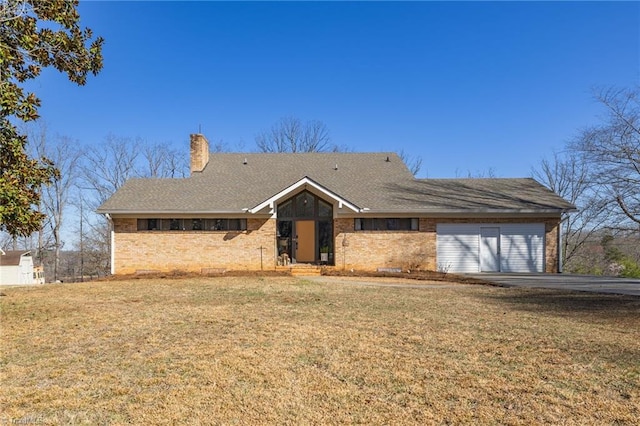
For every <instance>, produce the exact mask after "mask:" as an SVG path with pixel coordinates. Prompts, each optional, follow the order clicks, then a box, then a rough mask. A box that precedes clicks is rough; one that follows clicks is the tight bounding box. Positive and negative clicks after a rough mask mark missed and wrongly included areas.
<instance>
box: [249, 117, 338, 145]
mask: <svg viewBox="0 0 640 426" xmlns="http://www.w3.org/2000/svg"><path fill="white" fill-rule="evenodd" d="M256 146H257V147H258V149H259V150H260V151H262V152H325V151H337V150H338V147H337V146H336V145H333V144H331V137H330V136H329V130H328V129H327V126H326V125H325V124H324V123H323V122H322V121H318V120H311V121H307V122H306V123H303V122H302V121H301V120H300V119H299V118H296V117H283V118H281V119H280V120H279V121H278V122H277V123H276V124H274V125H273V126H272V127H271V129H269V130H267V131H263V132H260V133H258V134H257V135H256Z"/></svg>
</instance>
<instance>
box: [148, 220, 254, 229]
mask: <svg viewBox="0 0 640 426" xmlns="http://www.w3.org/2000/svg"><path fill="white" fill-rule="evenodd" d="M246 230H247V219H138V231H246Z"/></svg>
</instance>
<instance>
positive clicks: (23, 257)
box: [0, 250, 36, 285]
mask: <svg viewBox="0 0 640 426" xmlns="http://www.w3.org/2000/svg"><path fill="white" fill-rule="evenodd" d="M31 284H36V279H35V277H34V267H33V258H32V257H31V252H30V251H28V250H16V251H3V250H0V285H31Z"/></svg>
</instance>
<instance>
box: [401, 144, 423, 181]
mask: <svg viewBox="0 0 640 426" xmlns="http://www.w3.org/2000/svg"><path fill="white" fill-rule="evenodd" d="M397 154H398V157H400V159H401V160H402V162H403V163H404V164H406V165H407V168H408V169H409V171H410V172H411V173H412V174H413V175H414V176H415V175H417V174H418V172H419V171H420V169H421V168H422V157H419V156H418V157H414V156H413V155H411V154H408V153H406V152H405V150H404V149H401V150H400V151H398V152H397Z"/></svg>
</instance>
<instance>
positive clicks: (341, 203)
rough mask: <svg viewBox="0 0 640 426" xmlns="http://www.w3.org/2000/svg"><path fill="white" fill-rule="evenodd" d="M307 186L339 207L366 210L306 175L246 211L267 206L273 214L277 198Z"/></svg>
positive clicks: (253, 211) (255, 210)
mask: <svg viewBox="0 0 640 426" xmlns="http://www.w3.org/2000/svg"><path fill="white" fill-rule="evenodd" d="M309 187H310V188H313V189H314V190H315V191H316V192H318V193H319V194H322V195H324V196H325V197H326V199H329V200H333V201H334V202H335V203H336V204H337V205H338V208H339V209H341V208H344V207H346V208H348V209H350V210H352V211H354V212H356V213H360V212H362V211H365V210H368V209H366V208H360V207H358V206H356V205H355V204H353V203H351V202H349V201H347V200H345V199H344V198H342V197H341V196H339V195H338V194H336V193H335V192H333V191H331V190H330V189H328V188H325V187H324V186H322V185H320V184H319V183H318V182H315V181H314V180H313V179H310V178H309V177H308V176H305V177H303V178H302V179H300V180H299V181H297V182H296V183H294V184H292V185H290V186H288V187H286V188H284V189H283V190H282V191H280V192H278V193H277V194H275V195H273V196H272V197H270V198H267V199H266V200H264V201H263V202H261V203H260V204H258V205H256V206H255V207H252V208H248V209H247V212H248V213H251V214H256V213H258V212H259V211H261V210H262V209H264V208H266V207H269V213H271V214H273V213H274V211H275V209H274V205H275V203H276V202H277V201H278V200H281V199H283V198H285V197H288V196H289V195H293V194H295V193H296V192H297V191H298V190H299V189H300V188H309Z"/></svg>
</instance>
